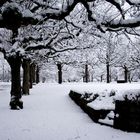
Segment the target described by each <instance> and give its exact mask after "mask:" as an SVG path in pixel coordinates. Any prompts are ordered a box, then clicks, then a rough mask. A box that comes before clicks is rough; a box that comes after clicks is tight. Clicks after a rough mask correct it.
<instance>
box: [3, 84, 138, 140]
mask: <svg viewBox="0 0 140 140" xmlns="http://www.w3.org/2000/svg"><path fill="white" fill-rule="evenodd" d="M70 89H74V90H77V91H87V90H88V91H92V90H94V89H96V90H97V89H98V90H100V89H110V90H111V89H116V90H118V89H140V84H137V83H135V84H97V83H93V84H91V83H90V84H82V83H79V84H62V85H58V84H47V83H46V84H38V85H36V86H35V87H34V88H33V89H32V90H31V95H29V96H23V101H24V109H23V110H10V109H9V108H8V103H9V100H10V95H9V92H10V85H7V84H3V83H1V84H0V140H78V139H79V140H140V134H138V133H127V132H123V131H121V130H115V129H113V128H110V127H107V126H101V125H99V124H96V123H94V122H93V121H92V120H91V119H90V118H89V117H88V116H87V115H86V114H85V113H84V112H83V111H82V110H81V109H80V108H79V107H78V106H77V105H76V104H75V103H74V102H73V101H72V100H71V99H70V98H69V96H68V94H69V91H70Z"/></svg>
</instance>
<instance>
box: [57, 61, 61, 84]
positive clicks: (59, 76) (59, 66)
mask: <svg viewBox="0 0 140 140" xmlns="http://www.w3.org/2000/svg"><path fill="white" fill-rule="evenodd" d="M57 68H58V83H59V84H62V65H61V64H60V63H59V64H57Z"/></svg>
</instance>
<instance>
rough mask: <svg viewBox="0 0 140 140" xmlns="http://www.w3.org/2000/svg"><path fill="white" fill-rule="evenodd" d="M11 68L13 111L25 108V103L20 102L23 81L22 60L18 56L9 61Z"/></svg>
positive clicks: (11, 102)
mask: <svg viewBox="0 0 140 140" xmlns="http://www.w3.org/2000/svg"><path fill="white" fill-rule="evenodd" d="M7 61H8V63H9V65H10V67H11V101H10V106H11V109H18V108H21V109H22V108H23V102H22V101H21V100H20V99H21V97H22V94H21V80H20V66H21V58H20V56H18V55H16V56H13V57H10V58H8V59H7Z"/></svg>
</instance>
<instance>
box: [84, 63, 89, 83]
mask: <svg viewBox="0 0 140 140" xmlns="http://www.w3.org/2000/svg"><path fill="white" fill-rule="evenodd" d="M85 82H86V83H88V82H89V73H88V65H87V64H86V65H85Z"/></svg>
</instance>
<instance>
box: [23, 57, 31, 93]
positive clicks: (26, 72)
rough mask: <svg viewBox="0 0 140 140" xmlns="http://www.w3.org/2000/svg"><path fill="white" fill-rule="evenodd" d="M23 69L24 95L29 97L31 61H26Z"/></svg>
mask: <svg viewBox="0 0 140 140" xmlns="http://www.w3.org/2000/svg"><path fill="white" fill-rule="evenodd" d="M22 68H23V85H22V93H23V94H24V95H29V88H30V61H29V60H26V59H24V60H23V63H22Z"/></svg>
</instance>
